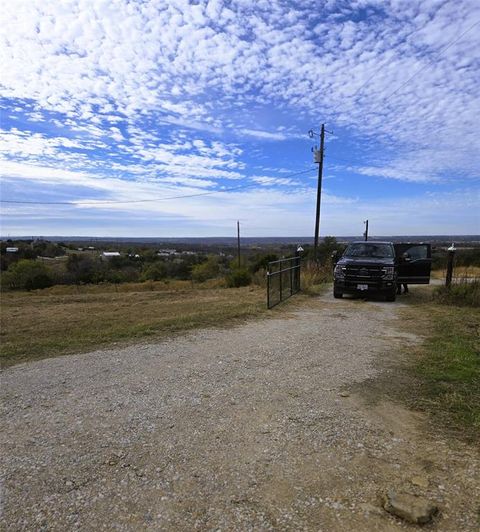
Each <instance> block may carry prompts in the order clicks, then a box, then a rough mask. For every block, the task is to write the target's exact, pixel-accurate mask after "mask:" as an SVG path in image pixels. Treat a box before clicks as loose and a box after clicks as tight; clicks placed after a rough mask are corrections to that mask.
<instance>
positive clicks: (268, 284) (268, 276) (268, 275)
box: [267, 269, 270, 308]
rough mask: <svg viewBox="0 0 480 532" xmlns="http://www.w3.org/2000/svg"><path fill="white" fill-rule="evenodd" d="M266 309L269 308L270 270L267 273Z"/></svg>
mask: <svg viewBox="0 0 480 532" xmlns="http://www.w3.org/2000/svg"><path fill="white" fill-rule="evenodd" d="M267 308H270V269H268V271H267Z"/></svg>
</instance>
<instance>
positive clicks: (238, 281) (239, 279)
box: [226, 268, 252, 288]
mask: <svg viewBox="0 0 480 532" xmlns="http://www.w3.org/2000/svg"><path fill="white" fill-rule="evenodd" d="M226 281H227V286H228V287H229V288H238V287H240V286H248V285H249V284H250V283H251V282H252V274H251V273H250V271H249V270H248V269H247V268H235V269H233V270H232V271H231V272H230V273H229V274H228V275H227V276H226Z"/></svg>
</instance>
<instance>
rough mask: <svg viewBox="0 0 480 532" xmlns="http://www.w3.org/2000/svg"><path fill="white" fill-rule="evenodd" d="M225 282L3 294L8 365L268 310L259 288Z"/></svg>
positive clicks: (3, 357)
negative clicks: (222, 284)
mask: <svg viewBox="0 0 480 532" xmlns="http://www.w3.org/2000/svg"><path fill="white" fill-rule="evenodd" d="M215 284H216V285H217V286H218V282H211V283H205V284H203V285H200V286H196V287H192V283H191V282H188V281H185V282H182V281H175V282H171V283H162V282H158V283H155V282H152V283H138V284H137V283H134V284H133V283H132V284H122V285H119V286H115V285H103V286H84V287H75V286H56V287H52V288H49V289H46V290H38V291H34V292H9V293H5V294H3V295H2V312H1V326H2V327H1V339H2V342H1V349H0V356H1V360H2V365H12V364H16V363H19V362H23V361H27V360H34V359H40V358H45V357H50V356H55V355H60V354H68V353H76V352H81V351H86V350H89V349H93V348H96V347H105V346H108V345H111V344H114V343H115V344H116V343H127V342H129V341H132V340H139V339H157V338H162V337H164V336H166V335H169V334H172V333H175V332H179V331H184V330H188V329H192V328H195V327H208V326H219V325H226V324H231V323H232V322H235V320H239V319H241V318H247V317H251V316H255V315H259V314H261V313H262V312H265V291H264V290H262V289H260V288H257V287H245V288H232V289H226V288H215V287H212V286H215Z"/></svg>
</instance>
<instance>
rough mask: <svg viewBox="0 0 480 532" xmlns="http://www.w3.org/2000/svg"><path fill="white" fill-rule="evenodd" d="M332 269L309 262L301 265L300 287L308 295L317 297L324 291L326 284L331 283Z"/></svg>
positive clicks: (325, 265)
mask: <svg viewBox="0 0 480 532" xmlns="http://www.w3.org/2000/svg"><path fill="white" fill-rule="evenodd" d="M332 279H333V276H332V267H331V265H330V264H322V265H319V264H316V263H315V262H310V263H306V264H303V265H302V271H301V281H300V282H301V287H302V291H303V292H305V293H306V294H309V295H318V294H320V293H322V292H323V291H324V290H325V287H326V283H329V282H331V281H332Z"/></svg>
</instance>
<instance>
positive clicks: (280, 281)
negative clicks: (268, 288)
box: [278, 262, 283, 301]
mask: <svg viewBox="0 0 480 532" xmlns="http://www.w3.org/2000/svg"><path fill="white" fill-rule="evenodd" d="M282 269H283V268H282V263H281V262H280V263H279V267H278V271H279V274H278V276H279V277H280V280H279V283H280V287H279V288H280V301H282Z"/></svg>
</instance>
